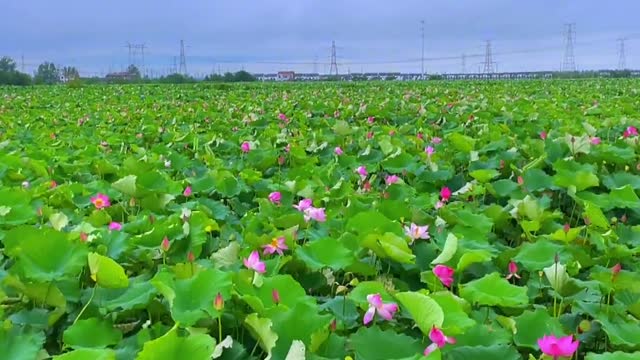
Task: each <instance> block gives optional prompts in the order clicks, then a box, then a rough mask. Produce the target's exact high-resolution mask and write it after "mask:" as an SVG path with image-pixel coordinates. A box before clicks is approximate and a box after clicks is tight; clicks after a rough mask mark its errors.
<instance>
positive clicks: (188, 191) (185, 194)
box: [182, 186, 193, 197]
mask: <svg viewBox="0 0 640 360" xmlns="http://www.w3.org/2000/svg"><path fill="white" fill-rule="evenodd" d="M192 193H193V191H192V190H191V186H187V187H186V188H184V191H183V192H182V195H184V196H186V197H189V196H191V194H192Z"/></svg>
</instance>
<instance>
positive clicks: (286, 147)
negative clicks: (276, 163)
mask: <svg viewBox="0 0 640 360" xmlns="http://www.w3.org/2000/svg"><path fill="white" fill-rule="evenodd" d="M290 151H291V144H287V146H285V147H284V152H286V153H288V152H290Z"/></svg>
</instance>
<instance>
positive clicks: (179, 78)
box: [157, 73, 196, 84]
mask: <svg viewBox="0 0 640 360" xmlns="http://www.w3.org/2000/svg"><path fill="white" fill-rule="evenodd" d="M157 82H159V83H162V84H188V83H194V82H196V79H194V78H192V77H190V76H187V75H182V74H177V73H176V74H169V75H167V76H163V77H161V78H159V79H158V80H157Z"/></svg>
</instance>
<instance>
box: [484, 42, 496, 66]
mask: <svg viewBox="0 0 640 360" xmlns="http://www.w3.org/2000/svg"><path fill="white" fill-rule="evenodd" d="M494 65H495V63H494V62H493V52H492V50H491V41H490V40H487V43H486V45H485V52H484V66H483V67H484V69H483V71H482V72H483V73H484V74H493V73H494V71H495V70H494Z"/></svg>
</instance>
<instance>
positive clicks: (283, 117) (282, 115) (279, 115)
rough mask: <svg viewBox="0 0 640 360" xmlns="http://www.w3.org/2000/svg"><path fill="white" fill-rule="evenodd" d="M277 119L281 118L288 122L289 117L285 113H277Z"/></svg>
mask: <svg viewBox="0 0 640 360" xmlns="http://www.w3.org/2000/svg"><path fill="white" fill-rule="evenodd" d="M278 119H280V120H282V121H284V122H288V121H289V119H288V118H287V115H285V114H283V113H280V114H278Z"/></svg>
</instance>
